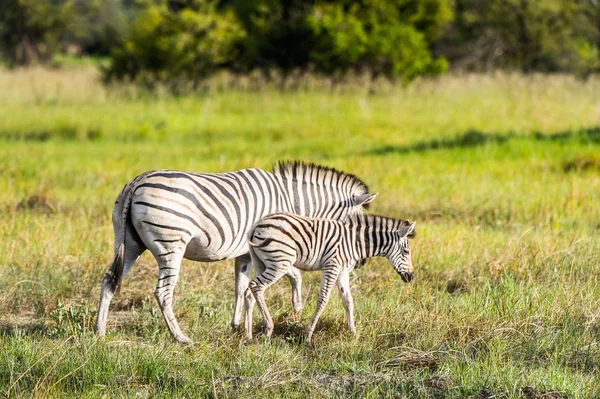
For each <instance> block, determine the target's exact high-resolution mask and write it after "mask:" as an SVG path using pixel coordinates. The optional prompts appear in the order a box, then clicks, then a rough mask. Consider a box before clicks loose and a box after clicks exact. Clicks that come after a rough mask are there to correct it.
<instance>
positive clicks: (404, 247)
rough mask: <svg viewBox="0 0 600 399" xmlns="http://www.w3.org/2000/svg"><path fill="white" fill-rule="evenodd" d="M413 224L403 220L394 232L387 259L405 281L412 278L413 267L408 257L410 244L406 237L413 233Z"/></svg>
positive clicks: (412, 235) (411, 235)
mask: <svg viewBox="0 0 600 399" xmlns="http://www.w3.org/2000/svg"><path fill="white" fill-rule="evenodd" d="M415 224H416V222H413V223H412V224H411V223H409V222H408V220H406V221H403V223H402V227H401V228H400V230H398V231H395V232H394V243H393V245H392V248H391V250H390V253H389V256H388V259H389V260H390V262H391V263H392V266H393V267H394V269H395V270H396V272H398V274H399V275H400V277H401V278H402V281H404V282H405V283H408V282H410V281H411V280H412V279H413V273H414V268H413V264H412V259H411V257H410V246H409V243H408V239H409V238H412V237H414V235H415Z"/></svg>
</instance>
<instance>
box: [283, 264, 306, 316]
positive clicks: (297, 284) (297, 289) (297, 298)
mask: <svg viewBox="0 0 600 399" xmlns="http://www.w3.org/2000/svg"><path fill="white" fill-rule="evenodd" d="M286 276H287V278H288V279H289V280H290V284H291V285H292V308H293V309H294V313H295V314H294V317H295V318H298V319H299V318H300V312H301V311H302V276H301V275H300V271H299V270H298V269H297V268H295V267H290V268H289V270H288V272H287V274H286Z"/></svg>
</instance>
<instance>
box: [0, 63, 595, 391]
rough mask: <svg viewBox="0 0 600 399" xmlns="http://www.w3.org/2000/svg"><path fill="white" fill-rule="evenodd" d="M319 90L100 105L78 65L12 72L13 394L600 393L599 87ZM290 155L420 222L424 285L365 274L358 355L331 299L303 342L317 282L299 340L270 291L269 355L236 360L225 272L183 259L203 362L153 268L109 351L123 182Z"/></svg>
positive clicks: (264, 351) (5, 257) (248, 346)
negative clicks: (173, 324) (168, 308)
mask: <svg viewBox="0 0 600 399" xmlns="http://www.w3.org/2000/svg"><path fill="white" fill-rule="evenodd" d="M309 83H310V82H309ZM363 83H364V82H363ZM311 84H313V86H314V87H313V89H311V90H304V89H303V90H299V91H295V92H293V91H280V90H277V89H276V88H275V87H271V86H268V85H267V86H265V87H261V88H260V90H256V91H248V90H244V88H243V87H241V85H237V86H236V88H235V89H232V90H229V91H222V90H221V89H219V88H218V87H217V88H213V89H211V90H207V91H206V92H203V93H200V94H194V95H191V94H189V95H185V96H180V97H173V96H170V95H167V94H164V93H163V94H158V95H155V96H151V95H149V94H148V93H136V92H135V90H134V89H131V88H128V87H124V88H117V89H111V90H108V89H105V88H104V87H103V86H101V85H100V84H99V83H98V82H97V81H95V80H94V73H93V71H91V70H85V69H84V70H80V69H75V70H67V71H47V70H25V71H16V72H6V71H3V72H1V73H0V113H1V114H2V116H3V117H2V118H0V192H1V193H2V195H0V226H2V229H0V315H1V316H0V328H1V332H0V392H2V393H4V394H6V395H7V396H13V395H19V396H26V397H73V396H77V397H98V396H102V395H106V396H108V397H113V396H119V395H123V396H128V397H134V396H142V397H146V396H158V397H162V396H170V397H172V396H177V397H181V396H192V397H199V396H216V397H240V396H244V397H280V396H284V397H321V396H322V397H331V396H336V395H337V396H344V397H345V396H355V397H366V396H384V397H423V398H427V397H453V398H462V397H466V396H469V395H473V396H474V395H488V396H479V397H492V396H493V395H497V396H498V395H504V396H505V397H509V398H517V397H527V398H533V397H542V395H544V394H546V395H550V394H553V395H559V394H562V395H565V396H568V397H573V398H588V397H595V396H598V395H600V391H599V390H598V386H600V380H599V378H598V375H599V373H598V372H599V371H600V343H599V341H598V339H599V336H600V335H599V334H600V327H599V326H600V313H599V309H600V284H598V283H599V282H598V279H599V278H600V274H599V272H598V254H600V241H599V240H598V239H597V237H598V233H599V231H600V179H599V173H600V162H599V158H598V153H599V151H600V149H599V143H600V130H599V129H600V90H598V89H600V84H599V82H598V81H595V80H589V81H587V82H582V81H577V80H574V79H572V78H570V77H565V76H535V75H534V76H521V75H494V76H458V77H457V76H447V77H443V78H441V79H439V80H435V81H418V82H416V83H415V84H412V85H410V86H407V87H401V86H391V85H388V86H384V85H382V86H381V87H379V86H378V87H377V90H371V93H370V92H369V91H370V90H369V88H368V86H365V84H363V85H361V84H358V83H354V84H348V85H346V86H341V87H335V88H333V89H330V90H326V88H325V87H324V86H323V85H321V83H319V82H313V83H311ZM215 85H217V84H216V83H215ZM282 158H294V159H304V160H310V161H314V162H318V163H323V164H326V165H329V166H334V167H336V168H339V169H341V170H345V171H348V172H351V173H355V174H357V175H359V176H360V177H362V178H363V179H364V180H365V181H366V182H367V183H368V184H369V186H370V187H371V191H373V192H375V191H378V192H379V193H380V194H379V196H378V198H377V200H376V201H375V202H374V203H373V212H376V213H382V214H386V215H390V216H396V217H403V218H409V219H411V220H416V221H417V230H418V235H417V238H416V239H415V240H414V241H413V242H412V244H411V245H412V248H413V253H414V255H413V256H414V262H415V266H416V280H415V281H414V282H413V283H411V284H403V283H402V282H401V281H400V279H399V278H398V276H397V275H395V273H394V272H393V270H392V268H391V267H390V266H389V265H388V264H387V262H386V261H384V260H381V259H379V260H371V261H370V262H369V263H368V264H367V265H366V266H364V268H363V269H361V270H358V271H356V272H355V273H354V274H353V276H352V280H351V283H352V287H353V294H354V298H355V305H356V320H357V329H358V333H359V336H358V337H352V336H350V335H349V334H348V333H347V332H346V327H345V320H344V312H343V310H342V306H341V301H340V300H339V298H338V296H337V295H334V296H333V297H332V300H331V302H330V304H329V306H328V307H327V309H326V311H325V313H324V315H323V317H322V318H321V321H320V322H319V325H318V326H317V331H316V333H315V336H314V340H315V346H316V348H314V349H311V348H307V347H305V345H304V344H303V343H302V332H303V328H304V326H305V325H306V323H307V322H308V319H309V317H310V316H311V314H312V311H313V310H314V306H315V299H316V293H317V290H318V284H319V277H320V276H319V274H318V273H305V274H304V279H305V285H304V296H305V301H306V308H305V310H304V311H303V314H302V320H301V321H300V322H296V321H294V320H293V318H292V317H291V314H290V311H291V306H290V290H289V286H288V285H287V283H280V284H277V285H276V286H274V287H272V288H270V289H269V290H267V294H266V296H267V299H268V301H269V302H270V308H271V310H272V312H273V316H274V319H275V322H276V327H275V338H274V339H273V340H272V341H264V340H262V339H260V338H259V339H257V340H254V341H251V342H245V341H244V340H243V339H242V338H241V337H240V336H239V335H237V334H232V333H231V332H230V331H229V320H230V317H231V313H232V309H233V267H232V264H231V262H216V263H212V264H199V263H193V262H188V261H185V262H184V265H183V272H182V276H181V279H180V282H179V283H178V286H177V289H176V304H175V311H176V313H177V315H178V318H179V320H180V324H181V325H182V328H183V329H184V331H186V332H187V333H189V334H190V336H191V337H192V338H193V339H194V341H195V344H194V346H192V347H189V348H182V347H179V346H177V345H174V344H172V343H171V340H170V337H169V335H168V332H167V330H166V327H165V324H164V322H163V320H162V316H161V315H160V312H159V311H158V307H157V306H156V303H155V301H154V298H153V295H152V292H153V289H154V285H155V283H156V281H155V279H156V274H157V268H156V265H155V262H154V260H153V259H152V257H151V256H149V255H148V254H145V255H144V256H142V258H141V259H140V260H139V261H138V263H137V264H136V265H135V266H134V268H133V269H132V272H131V274H130V275H129V276H128V277H127V279H126V281H125V282H124V286H123V288H122V290H121V293H120V294H119V295H118V296H116V297H115V299H114V301H113V306H112V308H111V312H110V313H109V326H108V327H109V332H108V337H107V339H106V341H97V340H96V338H95V337H94V336H93V335H92V334H91V332H90V324H91V323H92V321H93V316H94V314H93V313H94V312H95V307H96V305H97V297H98V295H99V288H100V287H99V282H100V278H101V277H102V274H103V273H104V271H105V269H106V267H107V266H108V264H109V262H110V259H111V257H112V253H111V252H112V239H113V237H112V226H111V222H110V212H111V209H112V205H113V203H114V199H115V197H116V195H117V194H118V192H119V190H120V189H121V187H122V186H123V184H125V183H126V182H127V181H128V180H130V179H131V178H133V177H134V176H135V175H137V174H138V173H140V172H143V171H145V170H148V169H154V168H173V169H184V170H190V171H207V172H219V171H226V170H235V169H239V168H243V167H262V168H269V167H270V165H271V164H272V163H273V162H274V161H276V160H279V159H282ZM256 321H258V315H256ZM256 325H257V326H258V325H259V323H256ZM257 332H258V331H257ZM536 395H537V396H536ZM555 397H557V396H555Z"/></svg>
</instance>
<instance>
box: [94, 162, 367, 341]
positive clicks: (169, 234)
mask: <svg viewBox="0 0 600 399" xmlns="http://www.w3.org/2000/svg"><path fill="white" fill-rule="evenodd" d="M376 196H377V193H375V194H369V190H368V187H367V185H366V184H365V183H364V182H363V181H362V180H361V179H359V178H358V177H356V176H354V175H352V174H348V173H343V172H340V171H338V170H336V169H333V168H329V167H325V166H320V165H315V164H312V163H304V162H299V161H282V162H279V163H276V164H275V165H274V166H273V170H272V172H267V171H264V170H261V169H243V170H239V171H236V172H228V173H214V174H213V173H186V172H181V171H175V170H153V171H148V172H145V173H142V174H141V175H139V176H137V177H136V178H134V179H133V180H132V181H130V182H129V183H127V184H126V185H125V187H124V188H123V189H122V190H121V192H120V194H119V196H118V197H117V201H116V203H115V206H114V209H113V212H112V220H113V230H114V234H115V239H114V257H113V261H112V264H111V266H110V268H109V269H108V271H107V273H106V275H105V276H104V278H103V279H102V288H101V293H100V301H99V305H98V312H97V318H96V323H95V326H94V329H95V331H96V333H97V334H98V335H100V336H104V335H105V331H106V320H107V315H108V308H109V304H110V301H111V299H112V297H113V295H114V293H115V291H116V290H117V289H118V288H119V286H120V284H121V281H122V279H123V278H124V277H125V276H126V275H127V273H128V272H129V270H130V269H131V267H132V266H133V264H134V263H135V261H136V260H137V259H138V257H139V256H140V255H141V254H142V253H143V252H144V251H145V250H146V249H149V250H150V252H151V253H152V255H153V256H154V258H155V259H156V261H157V263H158V266H159V275H158V283H157V285H156V289H155V291H154V296H155V298H156V300H157V302H158V305H159V307H160V309H161V312H162V314H163V318H164V319H165V322H166V324H167V327H168V329H169V332H170V333H171V335H172V336H173V338H174V339H175V340H176V341H178V342H180V343H190V342H191V340H190V339H189V338H188V337H187V336H186V335H185V334H183V332H182V331H181V329H180V328H179V325H178V323H177V320H176V318H175V315H174V314H173V308H172V299H173V290H174V287H175V284H176V282H177V279H178V277H179V270H180V266H181V261H182V259H183V258H186V259H191V260H195V261H200V262H214V261H219V260H224V259H232V258H235V296H236V302H235V309H234V315H233V318H232V321H231V325H232V327H233V328H234V329H237V328H239V323H240V320H241V313H242V311H243V303H244V293H245V291H246V289H247V288H248V282H249V277H250V272H251V264H250V256H249V255H248V244H247V241H246V233H247V231H248V229H249V228H250V227H251V226H252V224H253V223H254V222H255V221H256V220H258V219H259V218H260V217H262V216H265V215H267V214H269V213H273V212H275V211H287V212H293V213H298V214H302V215H307V216H315V217H326V218H332V219H342V218H345V217H346V216H348V215H351V214H354V213H362V212H363V211H364V209H366V208H367V207H368V204H369V203H370V202H371V201H373V199H375V197H376ZM288 278H289V279H290V282H291V283H292V291H293V295H292V305H293V307H294V310H295V311H296V312H299V311H300V309H301V308H302V301H301V295H300V293H301V283H302V281H301V278H300V273H299V272H298V271H297V270H293V269H290V272H289V273H288Z"/></svg>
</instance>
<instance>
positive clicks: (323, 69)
mask: <svg viewBox="0 0 600 399" xmlns="http://www.w3.org/2000/svg"><path fill="white" fill-rule="evenodd" d="M449 18H450V10H449V7H448V6H447V4H446V2H445V0H396V1H394V2H387V1H364V2H357V3H354V2H349V3H348V4H346V3H344V2H334V1H330V2H320V3H317V4H314V5H313V4H312V3H311V2H308V1H302V0H296V1H291V2H283V1H274V0H250V1H246V0H243V1H242V0H240V1H234V2H231V3H226V2H217V1H184V2H182V3H174V4H171V3H169V2H167V1H163V2H160V3H158V4H154V5H150V6H148V7H147V8H146V9H145V10H144V11H143V12H142V13H141V14H140V15H139V16H138V17H137V18H136V20H135V21H134V22H133V25H132V27H131V32H130V35H129V37H128V39H127V40H126V41H125V43H124V44H123V45H121V46H119V47H118V48H116V49H115V51H114V52H113V64H112V66H111V67H110V68H109V69H108V71H107V73H106V76H107V77H108V78H109V79H113V78H116V79H132V80H137V81H140V80H142V81H143V82H145V83H150V84H151V83H154V82H168V83H172V82H174V81H175V82H176V81H178V80H187V81H192V82H194V85H197V83H198V81H199V80H201V79H203V78H206V77H207V76H209V75H210V74H212V73H213V72H214V71H216V70H217V69H218V68H231V69H233V70H235V71H243V72H248V71H251V70H254V69H260V70H263V71H264V72H267V73H270V72H271V71H272V70H280V71H283V72H284V73H288V72H289V71H292V70H296V69H301V70H306V69H308V68H313V69H314V70H315V71H316V72H319V73H325V74H344V73H345V72H348V71H349V70H354V71H368V72H372V73H374V74H384V75H386V76H390V77H403V78H408V79H410V78H413V77H415V76H417V75H421V74H437V73H441V72H443V71H444V70H445V68H446V63H445V62H444V60H442V59H436V60H434V59H432V57H431V55H430V52H429V46H430V42H431V40H433V39H434V38H435V37H437V35H439V32H440V31H441V29H442V27H443V26H444V24H445V23H446V22H447V21H448V20H449Z"/></svg>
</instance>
